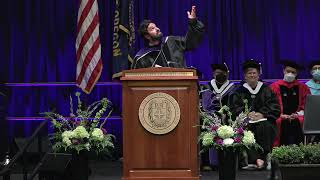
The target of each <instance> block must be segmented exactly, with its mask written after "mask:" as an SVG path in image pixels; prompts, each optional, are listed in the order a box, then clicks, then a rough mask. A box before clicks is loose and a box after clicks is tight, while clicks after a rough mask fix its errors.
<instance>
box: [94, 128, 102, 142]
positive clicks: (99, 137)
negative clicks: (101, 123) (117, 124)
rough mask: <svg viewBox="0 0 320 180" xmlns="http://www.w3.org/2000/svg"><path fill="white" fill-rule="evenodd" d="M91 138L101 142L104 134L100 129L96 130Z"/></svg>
mask: <svg viewBox="0 0 320 180" xmlns="http://www.w3.org/2000/svg"><path fill="white" fill-rule="evenodd" d="M91 136H92V137H93V138H94V139H97V140H99V141H102V140H103V137H104V135H103V132H102V130H101V129H99V128H94V129H93V131H92V133H91Z"/></svg>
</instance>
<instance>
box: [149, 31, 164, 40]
mask: <svg viewBox="0 0 320 180" xmlns="http://www.w3.org/2000/svg"><path fill="white" fill-rule="evenodd" d="M162 37H163V34H162V32H160V34H158V35H155V36H151V41H161V40H162Z"/></svg>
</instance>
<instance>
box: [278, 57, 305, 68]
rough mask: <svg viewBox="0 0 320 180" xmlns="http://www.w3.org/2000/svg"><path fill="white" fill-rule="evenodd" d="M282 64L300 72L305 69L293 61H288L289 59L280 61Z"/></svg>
mask: <svg viewBox="0 0 320 180" xmlns="http://www.w3.org/2000/svg"><path fill="white" fill-rule="evenodd" d="M280 64H282V65H283V66H284V68H285V67H287V66H289V67H292V68H294V69H296V70H298V71H300V70H303V69H304V67H303V66H301V65H299V64H297V63H296V62H294V61H292V60H288V59H283V60H280Z"/></svg>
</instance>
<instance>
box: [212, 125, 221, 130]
mask: <svg viewBox="0 0 320 180" xmlns="http://www.w3.org/2000/svg"><path fill="white" fill-rule="evenodd" d="M218 128H219V127H218V126H216V125H213V126H212V127H211V131H217V129H218Z"/></svg>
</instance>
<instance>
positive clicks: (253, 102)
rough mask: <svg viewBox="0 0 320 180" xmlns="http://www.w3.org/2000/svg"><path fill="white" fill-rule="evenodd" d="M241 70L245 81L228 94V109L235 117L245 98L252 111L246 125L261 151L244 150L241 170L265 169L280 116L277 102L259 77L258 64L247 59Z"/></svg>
mask: <svg viewBox="0 0 320 180" xmlns="http://www.w3.org/2000/svg"><path fill="white" fill-rule="evenodd" d="M242 69H243V72H244V81H243V82H242V84H241V86H239V87H238V88H237V89H236V90H235V91H234V93H233V94H231V95H230V97H229V103H228V104H229V108H230V110H231V112H232V114H233V116H235V117H236V116H238V115H239V114H240V113H241V112H244V111H245V109H244V108H245V104H244V100H247V101H248V106H249V109H250V111H251V112H250V113H249V114H248V116H249V117H250V118H251V121H250V124H249V125H248V127H247V128H248V129H249V130H251V131H252V132H253V133H254V135H255V139H256V142H257V144H259V145H260V146H261V147H262V149H263V152H261V151H256V150H250V151H247V153H246V154H247V156H248V160H247V161H248V162H243V163H242V164H240V166H243V167H242V169H251V168H257V169H264V168H265V167H266V165H267V163H266V162H267V156H268V154H269V153H270V152H271V150H272V144H273V141H274V138H275V136H276V132H277V126H276V120H277V119H278V117H279V116H280V104H279V101H278V98H277V96H276V95H275V93H274V92H273V91H272V90H271V88H270V87H269V86H268V85H266V84H264V83H263V82H262V81H261V80H260V74H261V64H260V63H258V62H257V61H255V60H247V61H245V62H244V64H243V67H242ZM246 163H249V164H246ZM246 165H248V166H246Z"/></svg>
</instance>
